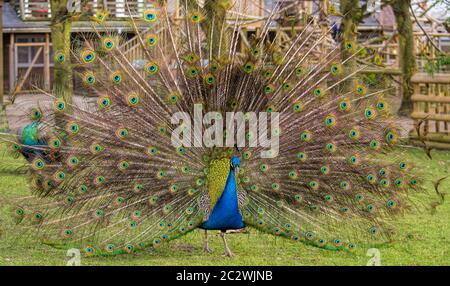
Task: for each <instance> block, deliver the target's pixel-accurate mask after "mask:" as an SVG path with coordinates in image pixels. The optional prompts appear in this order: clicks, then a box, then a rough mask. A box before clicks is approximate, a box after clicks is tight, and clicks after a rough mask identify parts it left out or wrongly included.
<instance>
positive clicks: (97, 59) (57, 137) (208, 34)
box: [10, 0, 423, 256]
mask: <svg viewBox="0 0 450 286" xmlns="http://www.w3.org/2000/svg"><path fill="white" fill-rule="evenodd" d="M210 2H211V1H205V2H204V3H203V2H202V1H198V2H197V1H187V0H185V1H181V2H180V3H181V8H180V9H181V20H180V19H178V18H175V17H173V16H172V14H171V12H170V9H169V8H168V7H167V6H166V5H165V4H164V3H159V2H158V3H156V2H155V3H153V4H152V6H150V7H148V9H146V10H145V11H144V12H143V14H142V15H140V16H139V17H130V20H129V22H130V26H131V27H133V29H134V30H135V33H136V39H137V40H138V42H139V47H138V48H139V49H140V51H141V56H140V57H139V58H130V56H129V55H128V54H127V52H126V51H125V50H123V49H122V46H123V44H124V43H125V41H126V37H125V36H124V35H122V34H121V33H119V32H117V30H114V29H113V28H111V27H110V26H109V24H108V21H107V19H108V13H107V12H106V11H99V12H97V13H96V14H95V15H93V16H92V23H93V24H92V25H93V27H94V28H95V33H93V34H92V35H89V36H86V38H85V39H84V41H82V44H79V45H78V46H75V45H74V46H73V48H72V49H70V50H68V51H55V61H56V62H59V63H63V62H64V61H66V60H68V59H69V58H70V59H71V64H72V66H73V71H74V73H75V76H76V77H77V78H79V79H80V80H81V81H82V84H83V88H85V89H86V90H87V91H88V93H89V95H90V96H92V97H94V98H95V102H94V103H92V104H90V103H85V104H74V103H73V102H72V101H70V100H68V99H67V97H66V96H65V95H64V94H61V92H58V91H55V92H53V93H49V92H46V91H43V90H39V91H38V92H40V93H44V94H46V95H47V96H48V97H49V98H51V99H52V100H53V104H52V105H51V106H36V107H32V108H31V109H30V115H29V116H30V120H31V122H32V123H31V124H32V125H31V126H34V128H36V127H37V126H38V125H39V126H40V130H42V131H41V132H43V134H45V138H46V140H45V143H44V144H41V145H40V146H38V147H33V145H30V144H27V142H20V141H18V142H10V143H11V151H12V152H19V153H20V152H23V150H24V149H25V148H27V150H28V149H30V148H31V149H39V150H41V152H40V153H39V152H37V153H34V154H35V155H36V156H34V157H33V159H32V160H30V164H29V166H30V168H29V177H30V188H31V191H32V193H33V194H34V196H33V197H32V198H29V197H27V198H24V199H22V200H20V202H19V203H18V205H17V206H16V207H15V208H14V216H15V217H16V219H17V222H18V227H21V228H23V229H24V230H29V231H30V232H33V235H36V236H38V237H40V238H41V241H42V242H44V243H49V244H52V245H64V246H77V247H79V248H80V249H84V251H85V253H86V254H87V255H89V256H90V255H112V254H121V253H132V252H135V251H138V250H141V249H144V248H146V247H158V246H160V245H162V244H164V243H167V242H169V241H171V240H174V239H177V238H179V237H181V236H183V235H185V234H187V233H189V232H191V231H193V230H195V229H201V230H202V231H204V242H203V250H204V251H205V252H211V249H210V248H209V246H208V231H220V234H221V237H222V239H223V243H224V248H225V255H226V256H232V255H233V253H232V252H231V250H230V248H229V246H228V244H227V240H226V232H227V230H238V229H243V228H253V229H256V230H258V231H259V232H257V233H260V232H261V233H268V234H272V235H274V236H279V237H283V238H286V239H290V240H293V241H298V242H301V243H303V244H305V245H310V246H315V247H319V248H324V249H329V250H345V249H346V250H353V249H355V247H356V246H357V245H358V244H359V243H376V242H379V241H388V240H389V239H391V238H392V237H393V236H395V234H396V230H395V227H393V226H392V223H391V222H392V221H393V220H394V219H395V218H396V217H397V216H398V215H400V214H402V213H404V212H405V211H407V210H409V209H411V207H413V204H411V203H410V200H409V198H408V197H409V195H410V194H411V193H413V192H417V191H420V190H421V189H422V187H421V186H422V184H423V179H422V177H421V176H420V174H419V170H417V167H415V166H414V165H413V164H412V163H410V162H407V161H406V160H405V159H404V158H403V157H402V155H401V152H399V151H398V150H397V146H398V145H401V144H402V142H403V138H402V133H401V131H402V129H401V127H400V126H398V125H397V124H396V118H395V115H394V114H392V112H391V108H392V107H391V106H390V104H389V96H390V94H392V91H393V87H392V86H391V85H390V84H383V81H384V79H383V78H382V77H381V78H380V77H378V78H373V77H370V76H368V74H367V73H364V71H365V70H366V69H367V68H368V67H370V66H371V65H372V64H375V65H377V64H378V61H379V58H380V55H378V54H377V53H376V51H373V50H371V49H369V48H366V47H364V46H363V45H361V44H358V43H357V42H355V41H354V40H352V39H351V38H346V36H345V35H346V34H345V33H343V34H342V35H341V37H342V41H341V42H339V43H336V42H335V41H333V39H332V38H331V36H330V35H331V34H332V31H333V29H335V25H332V26H330V25H329V24H328V25H327V24H326V23H325V24H324V21H323V20H321V21H318V20H317V19H316V18H315V17H305V19H302V20H301V21H303V22H302V23H303V28H302V29H301V31H295V30H292V31H290V32H289V31H288V32H286V33H290V35H291V38H290V40H289V41H287V42H286V41H282V40H280V39H279V38H278V37H280V36H279V35H280V34H274V32H273V31H274V29H273V28H274V25H276V24H275V23H276V20H277V15H280V13H281V12H282V10H283V9H282V8H280V7H279V6H277V5H274V7H273V10H272V11H270V12H268V13H269V14H268V16H267V17H266V19H264V20H260V21H263V24H262V25H261V27H262V28H261V29H260V30H258V31H257V33H254V34H253V35H251V36H249V37H248V38H243V37H242V36H241V35H242V34H243V33H244V32H245V31H246V23H248V22H246V21H247V20H248V19H247V20H246V19H244V15H243V14H242V13H240V12H238V11H242V7H241V6H242V5H243V3H242V2H243V1H229V0H218V1H215V2H214V3H216V2H217V3H216V4H215V6H214V7H213V9H212V8H211V7H210V6H208V5H211V3H210ZM208 3H209V4H208ZM126 7H127V10H128V12H130V13H131V11H130V8H129V7H128V5H127V6H126ZM230 118H231V119H230ZM228 119H230V120H228ZM224 120H226V123H225V122H224ZM255 122H256V123H255ZM193 129H194V130H193ZM174 133H178V134H180V136H179V137H177V138H175V139H174V136H173V135H174ZM41 136H43V137H44V135H41ZM236 141H237V142H238V143H236ZM242 142H243V143H242Z"/></svg>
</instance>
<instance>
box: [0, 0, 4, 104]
mask: <svg viewBox="0 0 450 286" xmlns="http://www.w3.org/2000/svg"><path fill="white" fill-rule="evenodd" d="M3 69H4V66H3V0H0V109H3Z"/></svg>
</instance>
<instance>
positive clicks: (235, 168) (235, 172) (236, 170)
mask: <svg viewBox="0 0 450 286" xmlns="http://www.w3.org/2000/svg"><path fill="white" fill-rule="evenodd" d="M234 174H235V175H237V174H239V166H236V167H234Z"/></svg>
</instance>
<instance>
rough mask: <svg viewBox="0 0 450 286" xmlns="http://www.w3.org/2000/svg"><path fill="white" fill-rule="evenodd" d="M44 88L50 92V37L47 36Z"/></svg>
mask: <svg viewBox="0 0 450 286" xmlns="http://www.w3.org/2000/svg"><path fill="white" fill-rule="evenodd" d="M44 88H45V89H46V90H48V91H49V90H50V35H49V34H48V33H47V34H45V46H44Z"/></svg>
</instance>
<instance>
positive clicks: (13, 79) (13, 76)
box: [9, 33, 16, 94]
mask: <svg viewBox="0 0 450 286" xmlns="http://www.w3.org/2000/svg"><path fill="white" fill-rule="evenodd" d="M14 42H15V39H14V34H13V33H11V34H10V35H9V93H10V94H12V92H13V91H14V85H15V84H16V69H15V62H16V61H15V57H14Z"/></svg>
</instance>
